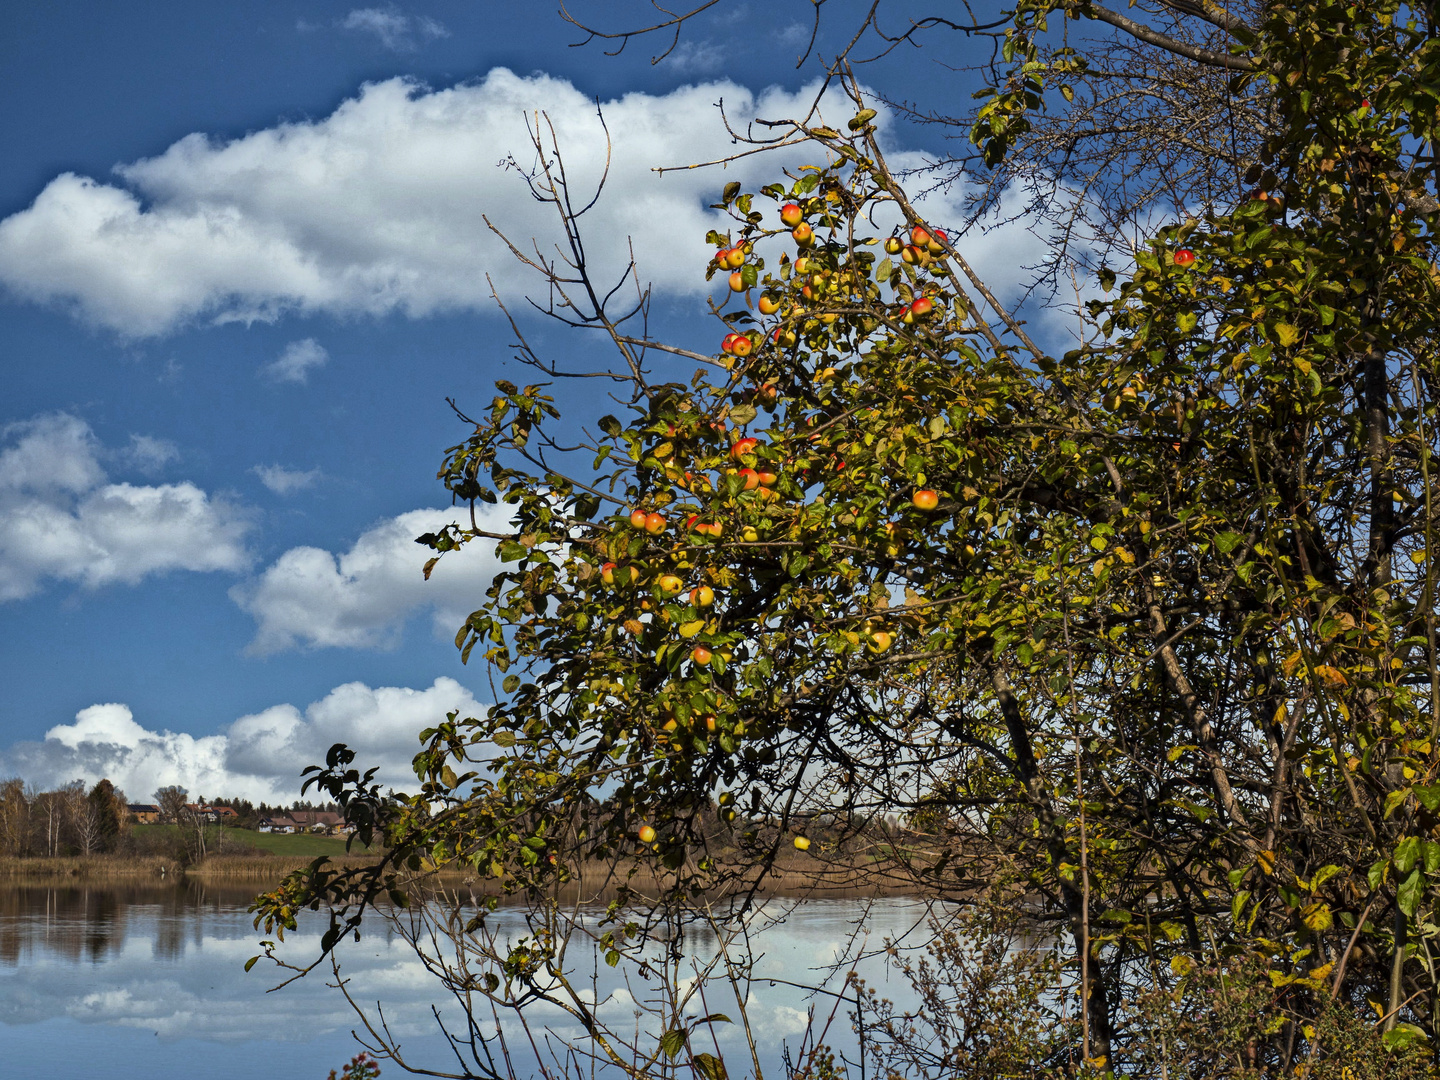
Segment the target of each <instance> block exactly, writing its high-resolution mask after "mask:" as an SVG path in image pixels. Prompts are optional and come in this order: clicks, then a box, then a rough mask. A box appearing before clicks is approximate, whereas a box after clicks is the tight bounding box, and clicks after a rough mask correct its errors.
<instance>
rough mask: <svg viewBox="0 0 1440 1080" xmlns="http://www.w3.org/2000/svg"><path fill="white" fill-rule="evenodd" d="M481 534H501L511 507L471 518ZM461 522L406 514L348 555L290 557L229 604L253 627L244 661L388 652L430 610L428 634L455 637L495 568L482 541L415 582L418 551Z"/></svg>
mask: <svg viewBox="0 0 1440 1080" xmlns="http://www.w3.org/2000/svg"><path fill="white" fill-rule="evenodd" d="M476 515H477V520H479V521H480V527H481V528H482V529H491V530H499V529H502V528H504V527H505V525H506V523H507V522H508V520H509V508H508V507H499V506H497V507H489V508H486V509H485V511H484V513H482V512H481V510H480V509H479V508H477V510H476ZM456 520H458V518H457V514H456V511H454V510H412V511H410V512H409V513H407V514H401V515H399V516H398V517H395V518H391V519H389V520H388V521H382V522H380V523H379V524H378V525H375V526H373V527H372V528H370V529H368V530H367V531H366V532H364V533H363V534H362V535H361V536H360V538H359V539H358V540H356V541H355V543H354V545H353V546H352V547H351V548H350V550H349V551H346V552H344V553H342V554H340V555H338V556H337V555H333V554H331V553H330V552H329V551H326V550H324V549H322V548H316V547H297V548H291V549H290V550H289V551H287V552H285V553H284V554H283V555H281V556H280V558H278V559H277V560H275V562H274V563H273V564H272V565H271V566H269V567H267V568H266V569H265V571H264V572H263V573H262V574H261V575H260V576H259V577H258V578H257V579H256V580H254V581H250V582H246V583H243V584H240V585H236V586H235V587H234V588H232V589H231V590H230V596H231V598H232V599H233V600H234V601H235V602H236V603H237V604H238V605H240V607H241V609H243V610H244V611H246V612H247V613H249V614H250V615H251V616H253V617H254V619H255V621H256V622H257V623H258V624H259V625H258V626H257V628H256V632H255V640H254V641H252V642H251V643H250V651H251V652H252V653H257V654H260V655H264V654H267V653H273V652H279V651H281V650H283V649H291V648H296V647H298V646H312V647H340V648H360V649H375V648H387V647H392V646H394V645H395V644H396V643H397V642H398V641H399V637H400V632H401V629H402V628H403V626H404V623H405V620H406V619H408V618H409V617H410V616H411V615H413V614H415V613H416V612H419V611H422V610H425V609H429V610H431V611H432V612H433V614H434V620H435V628H436V631H437V632H438V633H441V634H442V635H444V636H453V634H454V633H455V631H456V629H457V628H458V627H459V625H460V623H461V622H463V621H464V619H465V617H466V616H467V615H469V614H470V612H472V611H473V610H475V609H476V608H477V607H479V606H480V604H481V602H482V601H483V599H484V596H485V590H486V589H487V588H489V586H490V581H491V578H492V577H493V576H494V574H495V571H496V569H497V568H498V566H499V563H498V562H497V560H496V559H495V556H494V554H493V550H492V549H493V544H492V543H491V542H489V541H486V540H479V541H477V542H475V543H473V544H470V545H468V546H467V547H466V548H464V549H463V550H461V551H458V552H451V553H449V554H447V555H446V556H445V557H444V558H443V559H441V560H440V562H439V564H438V565H437V566H436V568H435V570H434V572H433V573H432V574H431V575H430V580H428V581H426V580H425V578H424V576H423V574H422V567H423V566H424V564H425V561H426V560H427V559H428V558H429V557H430V556H431V554H432V552H431V551H430V549H429V548H425V547H421V546H420V545H418V544H416V543H415V538H416V537H417V536H419V535H421V534H422V533H427V532H436V531H438V530H439V529H441V528H443V527H444V526H445V525H447V524H449V523H451V522H453V521H456Z"/></svg>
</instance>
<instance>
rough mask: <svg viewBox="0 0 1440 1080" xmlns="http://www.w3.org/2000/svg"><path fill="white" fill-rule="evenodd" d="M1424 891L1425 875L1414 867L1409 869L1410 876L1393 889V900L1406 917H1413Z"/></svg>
mask: <svg viewBox="0 0 1440 1080" xmlns="http://www.w3.org/2000/svg"><path fill="white" fill-rule="evenodd" d="M1424 892H1425V875H1424V874H1422V873H1421V872H1420V868H1419V867H1416V868H1415V869H1414V870H1412V871H1410V876H1409V877H1407V878H1406V879H1405V880H1404V881H1402V882H1401V883H1400V888H1398V889H1396V890H1395V902H1396V903H1397V904H1399V905H1400V910H1401V911H1403V912H1404V913H1405V914H1406V915H1407V916H1408V917H1410V918H1412V919H1413V918H1414V917H1415V909H1416V908H1418V907H1419V906H1420V897H1421V896H1422V895H1423V894H1424Z"/></svg>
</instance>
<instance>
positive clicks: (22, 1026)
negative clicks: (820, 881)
mask: <svg viewBox="0 0 1440 1080" xmlns="http://www.w3.org/2000/svg"><path fill="white" fill-rule="evenodd" d="M256 890H257V886H256V885H254V884H239V885H219V886H216V885H205V884H201V883H197V882H184V883H178V884H170V885H158V886H157V885H147V886H141V885H119V886H114V887H96V886H86V885H83V884H76V885H73V886H60V887H56V886H19V887H11V888H0V1025H4V1038H5V1046H6V1053H5V1058H4V1060H5V1068H4V1070H3V1071H4V1075H6V1076H7V1077H8V1076H16V1077H30V1076H34V1077H47V1078H48V1077H66V1076H81V1075H88V1074H89V1073H90V1072H92V1071H94V1066H95V1063H96V1062H97V1061H104V1062H105V1075H106V1076H107V1078H108V1080H131V1078H133V1080H142V1078H143V1080H180V1078H181V1077H184V1078H186V1080H190V1078H191V1077H195V1076H203V1077H206V1078H207V1080H253V1078H254V1077H256V1076H261V1075H276V1076H284V1077H292V1076H293V1077H302V1078H303V1077H309V1076H314V1077H316V1080H320V1078H322V1077H324V1076H325V1075H326V1074H327V1073H328V1071H329V1070H330V1069H331V1068H333V1067H336V1066H337V1065H339V1064H340V1063H342V1062H343V1061H344V1060H346V1059H347V1058H348V1057H350V1056H351V1055H353V1054H354V1053H355V1051H356V1049H357V1048H356V1046H355V1044H354V1042H353V1039H352V1038H351V1035H350V1032H351V1029H352V1028H354V1027H355V1026H356V1018H355V1016H354V1014H353V1013H352V1012H351V1010H350V1008H349V1006H348V1005H346V1003H345V1002H344V1000H343V999H342V998H341V997H340V995H339V994H337V993H336V992H335V991H334V990H333V989H331V988H330V987H328V986H327V985H326V979H325V977H324V975H322V974H316V975H313V976H311V977H310V978H307V979H305V980H302V981H300V982H298V983H295V984H292V985H291V986H288V987H286V988H285V989H284V990H282V991H280V992H278V993H270V992H268V991H269V990H270V988H271V987H272V986H273V985H274V983H275V982H276V981H277V978H276V972H275V971H274V969H272V968H267V967H266V965H265V964H264V963H261V964H259V965H257V966H256V968H255V970H254V971H253V972H251V973H250V974H248V975H247V974H245V973H244V971H243V967H244V963H245V960H246V959H247V958H248V957H250V956H252V955H254V954H255V953H256V952H258V951H259V949H258V947H257V944H256V942H257V939H258V938H259V936H260V935H259V934H257V933H256V931H255V930H254V928H253V926H252V917H251V916H250V915H249V914H248V913H247V912H246V910H245V909H246V907H247V906H248V904H249V902H250V899H251V897H252V896H253V895H254V893H255V891H256ZM921 912H922V908H921V906H920V905H918V904H916V903H915V902H913V901H893V900H892V901H886V902H884V904H882V905H879V906H877V907H875V908H873V909H867V908H866V906H865V905H863V904H861V903H859V902H856V901H812V902H809V903H806V904H804V905H803V906H802V909H801V910H800V911H798V912H796V913H795V914H793V915H791V916H790V917H789V918H788V919H787V921H786V922H785V923H783V924H781V926H779V927H778V928H776V929H774V930H768V931H766V930H762V931H761V933H760V935H759V936H758V938H757V939H756V941H755V943H754V944H755V951H756V957H757V962H756V965H755V975H756V977H757V978H756V981H755V982H754V983H752V984H751V986H750V988H749V996H750V998H751V1001H750V1005H751V1006H752V1018H753V1020H754V1022H755V1025H756V1028H757V1031H756V1034H757V1036H759V1037H760V1038H761V1039H763V1040H765V1041H766V1045H767V1046H768V1047H770V1048H772V1049H774V1050H776V1051H777V1052H778V1050H779V1047H780V1046H781V1043H782V1040H784V1039H787V1038H793V1037H794V1036H795V1035H796V1034H798V1033H799V1032H800V1031H801V1030H803V1028H804V1027H805V1024H806V1022H807V1013H808V1010H809V1008H810V1005H811V1002H809V1001H808V1000H807V999H806V998H805V996H804V995H803V994H802V993H801V992H800V991H797V990H794V989H792V988H790V987H787V986H786V985H785V983H786V982H787V981H795V982H805V981H811V980H812V979H813V978H814V977H815V976H816V975H817V974H819V973H820V971H821V970H822V969H823V968H824V966H825V965H827V964H829V963H831V962H832V961H833V960H835V959H836V958H837V957H838V956H840V955H841V954H843V953H844V952H845V950H846V949H847V948H848V947H849V946H850V944H851V942H852V939H853V935H854V934H855V932H856V927H857V923H858V922H860V921H861V920H863V921H864V922H865V924H866V926H867V927H868V928H869V930H870V933H871V935H872V938H871V940H872V942H874V943H878V940H879V938H880V937H881V936H884V935H887V934H888V935H891V936H894V935H896V934H900V933H904V932H905V931H907V930H909V929H910V928H911V927H913V926H914V925H915V923H916V922H917V921H918V920H920V919H921V918H922V916H921ZM498 920H499V923H500V926H501V927H503V928H505V930H506V932H507V933H522V932H523V927H522V926H521V925H520V922H519V913H518V912H514V911H512V912H505V911H504V910H503V909H502V911H501V913H500V914H499V916H498ZM322 929H323V922H322V920H321V918H320V917H318V916H316V917H312V918H311V919H309V920H308V921H307V920H306V919H304V918H302V921H301V926H300V932H299V933H297V934H291V935H287V937H286V946H285V950H286V954H287V955H288V956H290V957H291V958H294V959H301V958H310V957H313V956H314V955H315V954H316V953H317V951H318V947H319V935H320V932H321V931H322ZM715 947H716V940H715V937H714V935H713V934H712V933H711V932H710V930H709V929H708V928H704V927H692V928H690V929H689V930H687V931H686V939H685V942H684V952H685V953H686V954H687V955H690V956H705V955H708V954H711V953H712V952H713V950H714V949H715ZM341 957H342V961H343V965H344V974H345V976H346V978H347V979H349V980H351V983H350V986H351V990H352V992H354V993H355V995H356V997H357V999H358V1000H362V1001H365V1002H375V1001H383V1002H384V1003H385V1015H386V1019H387V1020H388V1021H389V1022H390V1024H391V1029H392V1031H394V1032H395V1033H397V1034H399V1035H401V1036H402V1037H403V1038H404V1039H405V1042H406V1050H407V1056H411V1055H413V1057H412V1060H417V1059H418V1060H427V1059H428V1062H427V1063H429V1064H432V1065H433V1064H443V1062H444V1060H445V1059H446V1058H447V1057H448V1058H449V1059H450V1061H451V1062H452V1063H453V1060H454V1059H453V1056H452V1052H451V1051H450V1050H449V1049H448V1047H447V1046H446V1045H445V1043H444V1041H443V1038H442V1036H441V1035H440V1033H439V1030H438V1028H437V1024H436V1018H435V1016H434V1015H433V1014H432V1012H431V1007H432V1005H436V1006H438V1008H439V1009H440V1012H441V1016H442V1018H444V1019H445V1020H446V1021H447V1022H449V1023H452V1024H454V1023H455V1022H456V1021H457V1020H459V1019H460V1017H459V1015H458V1014H457V1011H456V1006H455V1005H454V1002H453V1000H448V999H446V997H445V996H444V995H443V994H441V993H439V992H438V990H437V987H436V985H435V983H434V980H433V978H431V976H430V975H429V974H428V973H427V972H426V971H425V970H424V968H423V966H422V965H421V964H420V963H419V961H417V959H416V958H415V956H414V954H413V953H412V951H411V949H410V947H409V945H408V944H407V943H406V942H405V941H404V940H402V939H401V938H399V937H398V936H397V935H396V934H395V933H393V931H392V929H391V927H390V926H389V925H388V924H387V923H386V922H385V921H384V920H383V919H379V918H375V919H372V920H371V921H370V922H368V923H367V924H366V927H365V933H364V935H363V937H362V939H361V941H360V942H359V943H358V944H356V943H347V944H346V945H345V947H344V949H343V951H342V953H341ZM572 959H574V960H576V961H578V963H577V966H578V967H580V968H582V969H585V970H593V971H595V972H597V975H598V978H599V980H600V981H599V982H597V983H596V985H595V987H594V994H595V997H594V998H592V1000H595V1001H598V1002H600V1003H601V1009H602V1011H608V1010H614V1011H615V1012H616V1016H620V1015H621V1014H624V1015H631V1014H632V1013H633V1010H634V1008H635V1005H636V1004H637V1003H638V1002H637V998H638V997H639V996H643V994H644V992H645V991H644V987H643V986H642V985H640V984H637V983H631V984H628V985H627V984H624V983H622V982H619V981H618V973H611V972H610V969H609V968H607V967H606V966H605V965H604V964H603V963H599V962H595V963H593V964H592V962H591V961H592V958H589V957H587V958H586V959H580V958H578V957H574V958H572ZM772 979H773V980H776V981H775V982H774V983H772V982H771V981H770V980H772ZM632 991H633V992H634V993H635V994H636V995H637V997H631V996H630V994H631V993H632ZM534 1019H535V1020H537V1021H540V1022H542V1023H543V1022H544V1021H546V1020H548V1019H552V1018H550V1017H547V1016H545V1015H543V1011H541V1012H537V1013H536V1015H535V1017H534ZM553 1019H555V1020H560V1019H561V1018H560V1017H558V1016H557V1017H554V1018H553ZM561 1026H562V1027H563V1026H564V1025H563V1024H562V1025H561ZM847 1026H848V1025H847ZM570 1034H575V1035H578V1034H579V1033H578V1032H574V1033H571V1032H568V1031H567V1032H566V1033H565V1034H564V1035H562V1036H561V1037H562V1038H565V1037H566V1036H568V1035H570ZM724 1041H725V1039H724V1036H723V1033H722V1042H724ZM221 1047H225V1048H227V1049H224V1050H220V1049H219V1048H221ZM727 1049H728V1048H727ZM217 1051H218V1052H217ZM197 1063H203V1067H197ZM390 1071H395V1072H398V1071H399V1070H398V1069H395V1067H393V1066H391V1068H390V1069H388V1070H387V1072H390Z"/></svg>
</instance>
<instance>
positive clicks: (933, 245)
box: [926, 229, 946, 255]
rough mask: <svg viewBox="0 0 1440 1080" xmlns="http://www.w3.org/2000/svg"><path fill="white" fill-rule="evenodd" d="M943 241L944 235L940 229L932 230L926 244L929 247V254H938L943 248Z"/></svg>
mask: <svg viewBox="0 0 1440 1080" xmlns="http://www.w3.org/2000/svg"><path fill="white" fill-rule="evenodd" d="M945 241H946V236H945V234H944V233H943V232H942V231H941V230H939V229H936V230H935V231H934V232H932V233H931V234H930V243H929V244H928V245H926V246H927V247H928V248H929V249H930V254H931V255H939V254H940V253H941V252H943V251H944V250H945Z"/></svg>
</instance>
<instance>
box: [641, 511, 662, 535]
mask: <svg viewBox="0 0 1440 1080" xmlns="http://www.w3.org/2000/svg"><path fill="white" fill-rule="evenodd" d="M645 531H646V532H648V533H651V534H652V535H656V536H658V535H659V534H660V533H662V532H664V531H665V519H664V518H663V517H661V516H660V515H659V514H654V513H651V514H646V515H645Z"/></svg>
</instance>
